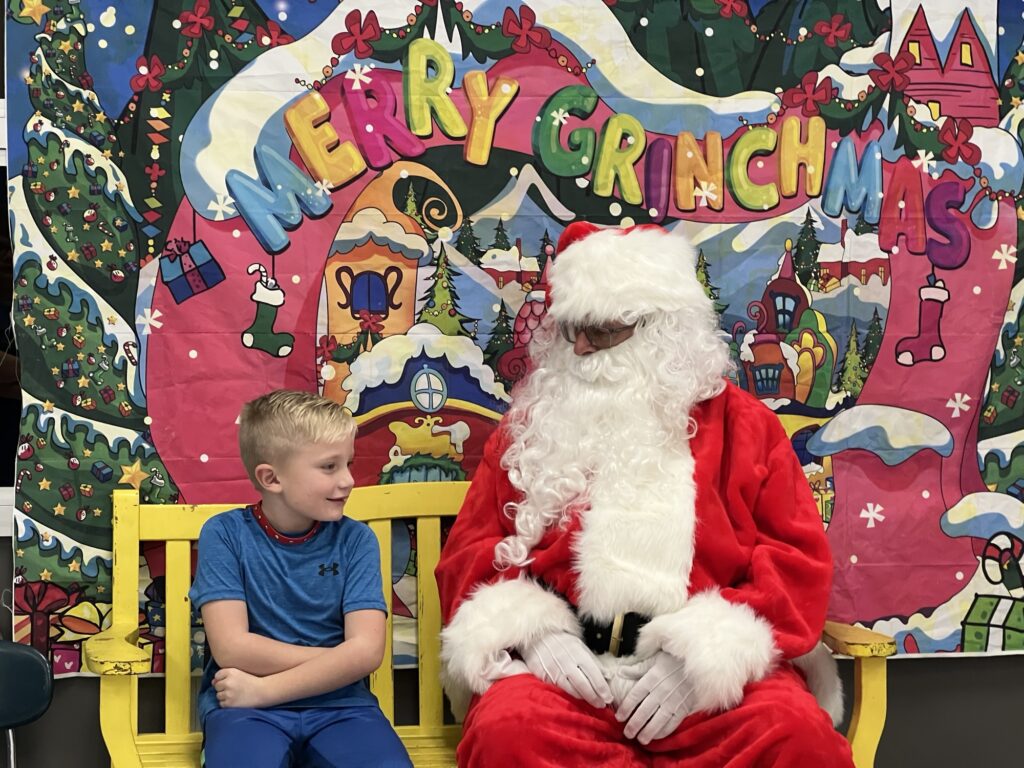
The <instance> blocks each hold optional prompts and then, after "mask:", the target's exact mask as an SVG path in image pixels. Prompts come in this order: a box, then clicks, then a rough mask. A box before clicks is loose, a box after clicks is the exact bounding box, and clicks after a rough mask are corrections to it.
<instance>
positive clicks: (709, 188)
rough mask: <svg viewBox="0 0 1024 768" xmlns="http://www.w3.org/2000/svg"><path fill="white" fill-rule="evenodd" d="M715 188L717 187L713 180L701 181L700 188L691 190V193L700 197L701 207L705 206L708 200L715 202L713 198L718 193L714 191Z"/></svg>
mask: <svg viewBox="0 0 1024 768" xmlns="http://www.w3.org/2000/svg"><path fill="white" fill-rule="evenodd" d="M717 188H718V187H716V186H715V182H713V181H702V182H701V183H700V188H699V189H695V190H694V191H693V194H694V195H695V196H696V197H699V198H700V207H701V208H707V207H708V201H709V200H710V201H711V202H715V200H717V199H718V193H717V192H715V190H716V189H717Z"/></svg>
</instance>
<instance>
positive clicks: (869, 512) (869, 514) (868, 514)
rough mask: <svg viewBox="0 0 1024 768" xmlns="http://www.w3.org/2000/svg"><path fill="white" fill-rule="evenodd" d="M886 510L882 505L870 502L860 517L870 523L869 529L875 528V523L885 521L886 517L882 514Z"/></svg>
mask: <svg viewBox="0 0 1024 768" xmlns="http://www.w3.org/2000/svg"><path fill="white" fill-rule="evenodd" d="M883 509H885V507H883V506H882V505H881V504H874V503H872V502H868V505H867V508H866V509H862V510H861V511H860V516H861V517H862V518H864V519H865V520H867V521H868V528H874V527H875V523H876V522H877V523H880V522H882V521H883V520H885V515H883V514H882V510H883Z"/></svg>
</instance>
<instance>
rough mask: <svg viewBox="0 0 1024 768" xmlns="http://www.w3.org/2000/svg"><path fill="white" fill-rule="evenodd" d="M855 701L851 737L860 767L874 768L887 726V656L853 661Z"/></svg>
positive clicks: (856, 760)
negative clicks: (883, 731)
mask: <svg viewBox="0 0 1024 768" xmlns="http://www.w3.org/2000/svg"><path fill="white" fill-rule="evenodd" d="M853 687H854V698H853V701H854V705H853V715H852V717H851V719H850V730H849V732H848V733H847V738H848V739H849V741H850V746H851V747H852V748H853V762H854V765H856V766H857V768H874V765H875V752H876V751H877V750H878V742H879V741H880V740H881V738H882V730H883V729H884V728H885V715H886V703H887V699H886V696H887V693H886V668H885V658H884V657H881V658H877V657H875V658H855V659H854V662H853Z"/></svg>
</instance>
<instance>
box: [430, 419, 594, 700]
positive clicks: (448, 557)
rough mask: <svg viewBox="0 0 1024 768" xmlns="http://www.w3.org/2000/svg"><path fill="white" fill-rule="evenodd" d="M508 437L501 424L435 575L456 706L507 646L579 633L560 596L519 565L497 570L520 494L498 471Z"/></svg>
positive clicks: (488, 678) (484, 683) (482, 684)
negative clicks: (497, 552) (508, 508)
mask: <svg viewBox="0 0 1024 768" xmlns="http://www.w3.org/2000/svg"><path fill="white" fill-rule="evenodd" d="M506 444H507V439H506V438H505V436H504V433H503V431H502V430H501V428H500V427H499V429H498V430H496V431H495V433H494V434H493V435H491V437H490V439H489V440H488V442H487V446H486V448H485V451H484V457H483V460H482V461H481V462H480V465H479V466H478V467H477V471H476V475H475V476H474V477H473V482H472V483H471V485H470V488H469V492H468V493H467V495H466V500H465V502H464V503H463V506H462V509H461V510H460V512H459V515H458V518H457V519H456V521H455V524H454V525H453V526H452V530H451V533H450V534H449V536H448V541H447V542H446V543H445V546H444V549H443V551H442V552H441V561H440V562H439V563H438V566H437V569H436V570H435V571H434V575H435V577H436V579H437V587H438V592H439V594H440V598H441V613H442V618H443V621H444V624H445V627H444V629H443V630H442V632H441V662H442V676H443V682H444V687H445V691H446V692H447V693H448V697H449V699H451V700H452V707H453V710H461V709H463V708H464V705H465V704H466V703H467V702H468V699H469V696H470V695H471V694H473V693H483V692H484V691H485V690H487V688H488V687H489V686H490V684H491V682H493V681H494V679H496V677H499V676H500V675H499V674H497V672H496V670H497V668H500V667H501V665H502V664H503V663H507V660H508V655H507V653H505V652H506V651H507V650H509V649H516V648H520V647H522V645H523V644H525V643H528V642H530V641H532V640H533V639H535V638H537V637H540V636H541V635H544V634H546V633H548V632H553V631H566V632H573V633H575V634H577V635H578V634H580V625H579V621H578V620H577V619H576V616H575V614H574V613H573V612H572V609H571V608H570V607H569V604H568V603H566V602H565V600H563V599H562V598H561V597H560V596H558V595H555V594H553V593H552V592H549V591H548V590H546V589H545V588H544V587H543V586H541V585H540V584H538V583H537V581H536V580H535V579H533V578H532V577H530V576H529V575H528V574H527V573H526V572H525V571H524V570H523V569H520V568H514V567H511V568H507V569H505V570H498V569H497V568H496V567H495V564H494V546H495V545H496V544H497V543H498V542H500V541H501V540H502V539H504V538H505V537H506V536H509V535H511V534H512V533H513V532H514V524H513V521H512V519H511V518H510V516H509V515H506V514H505V505H506V504H508V503H510V502H513V501H516V500H518V498H519V496H518V494H517V492H516V490H515V489H514V488H513V486H512V484H511V483H510V482H509V479H508V475H507V474H506V473H505V471H504V470H502V469H501V466H500V463H501V456H502V454H503V453H504V450H505V447H506Z"/></svg>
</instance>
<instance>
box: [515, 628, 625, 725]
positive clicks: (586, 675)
mask: <svg viewBox="0 0 1024 768" xmlns="http://www.w3.org/2000/svg"><path fill="white" fill-rule="evenodd" d="M519 653H520V655H521V656H522V657H523V661H525V662H526V666H527V668H529V670H530V671H531V672H532V673H533V674H534V675H535V676H536V677H539V678H540V679H541V680H543V681H544V682H547V683H551V684H553V685H557V686H558V687H559V688H561V689H562V690H563V691H565V692H566V693H568V694H569V695H570V696H575V697H576V698H577V699H583V700H584V701H585V702H587V703H588V704H590V705H591V706H593V707H596V708H598V709H603V708H604V707H606V706H608V705H609V704H611V702H612V691H611V688H609V687H608V682H607V681H606V680H605V679H604V675H603V674H602V673H601V668H600V667H599V666H598V664H597V657H595V656H594V653H593V651H591V650H590V649H589V648H587V646H586V645H585V644H584V643H583V641H582V640H580V639H579V638H578V637H576V636H575V635H572V634H570V633H568V632H552V633H551V634H548V635H544V636H543V637H541V638H540V639H538V640H536V641H535V642H533V643H531V644H530V645H528V646H526V647H523V648H520V649H519Z"/></svg>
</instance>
